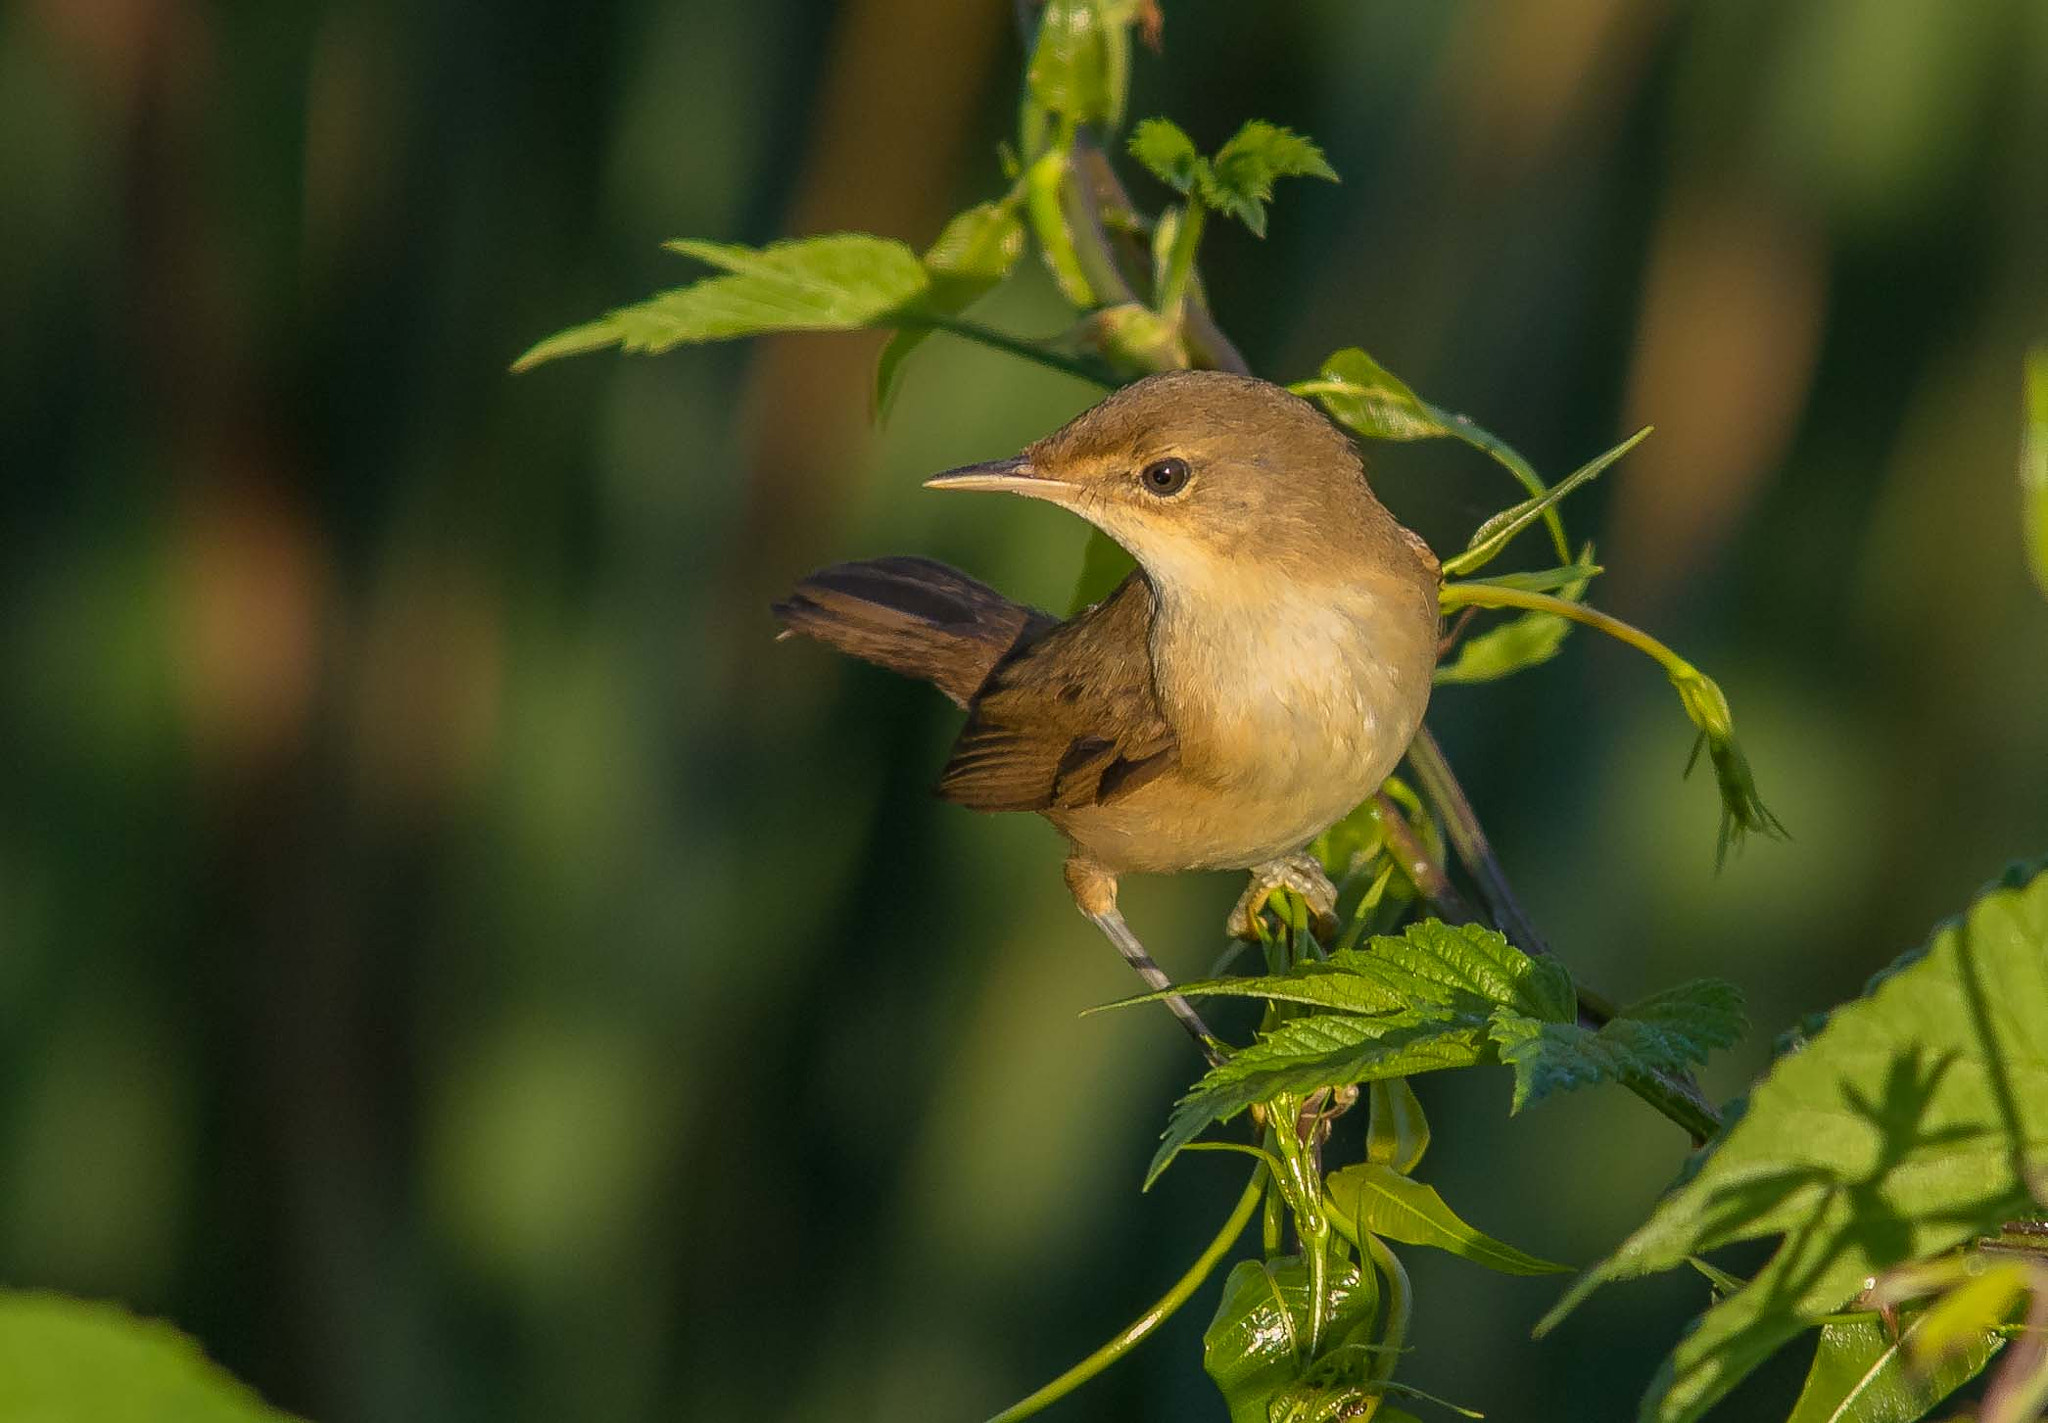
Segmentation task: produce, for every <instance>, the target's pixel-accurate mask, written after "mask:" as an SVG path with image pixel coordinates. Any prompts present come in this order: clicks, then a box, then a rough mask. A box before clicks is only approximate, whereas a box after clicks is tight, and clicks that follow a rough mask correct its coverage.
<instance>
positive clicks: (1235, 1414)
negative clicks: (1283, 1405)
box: [1202, 1255, 1378, 1423]
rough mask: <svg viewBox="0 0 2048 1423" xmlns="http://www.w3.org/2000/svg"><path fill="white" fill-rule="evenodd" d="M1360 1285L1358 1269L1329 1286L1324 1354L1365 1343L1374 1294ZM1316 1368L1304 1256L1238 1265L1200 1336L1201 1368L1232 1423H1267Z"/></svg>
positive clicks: (1339, 1274)
mask: <svg viewBox="0 0 2048 1423" xmlns="http://www.w3.org/2000/svg"><path fill="white" fill-rule="evenodd" d="M1363 1286H1364V1281H1362V1280H1361V1278H1360V1276H1359V1272H1358V1270H1357V1269H1356V1268H1355V1267H1354V1268H1352V1269H1349V1270H1344V1271H1338V1272H1335V1278H1333V1279H1331V1280H1330V1281H1328V1290H1327V1300H1328V1306H1329V1319H1328V1320H1327V1321H1326V1323H1325V1325H1324V1329H1323V1347H1322V1350H1321V1353H1322V1354H1323V1355H1329V1354H1332V1353H1335V1352H1337V1351H1339V1350H1343V1349H1347V1348H1355V1347H1356V1346H1359V1345H1363V1344H1365V1343H1366V1342H1367V1339H1368V1338H1369V1336H1370V1334H1371V1332H1372V1326H1373V1323H1374V1320H1375V1318H1376V1316H1377V1313H1378V1311H1377V1307H1376V1306H1377V1301H1378V1291H1377V1290H1376V1289H1367V1288H1364V1287H1363ZM1314 1364H1315V1358H1314V1357H1312V1356H1311V1354H1310V1351H1309V1274H1308V1267H1307V1266H1306V1265H1305V1264H1304V1263H1303V1262H1302V1260H1301V1257H1299V1256H1297V1255H1286V1256H1282V1257H1281V1258H1279V1259H1277V1260H1242V1261H1239V1262H1238V1264H1237V1265H1236V1267H1235V1268H1233V1269H1232V1270H1231V1272H1230V1274H1229V1276H1228V1277H1227V1278H1226V1279H1225V1280H1224V1282H1223V1298H1222V1299H1221V1300H1220V1301H1219V1302H1218V1303H1217V1306H1216V1314H1215V1316H1214V1318H1212V1319H1211V1320H1210V1321H1209V1327H1208V1329H1206V1330H1205V1331H1203V1334H1202V1367H1203V1369H1204V1370H1206V1371H1207V1373H1208V1375H1209V1377H1210V1378H1211V1379H1214V1380H1215V1382H1216V1387H1217V1388H1218V1389H1220V1390H1222V1393H1223V1400H1224V1402H1225V1403H1226V1404H1227V1405H1229V1408H1230V1420H1231V1423H1267V1418H1268V1415H1267V1409H1268V1406H1269V1405H1270V1403H1271V1402H1272V1401H1273V1400H1274V1398H1276V1397H1277V1396H1278V1395H1280V1394H1281V1393H1283V1392H1284V1391H1286V1390H1287V1389H1288V1388H1289V1387H1290V1386H1291V1385H1293V1384H1295V1383H1297V1382H1298V1381H1299V1380H1301V1379H1302V1377H1303V1375H1304V1374H1305V1373H1306V1372H1307V1371H1308V1370H1309V1369H1310V1368H1311V1367H1313V1366H1314Z"/></svg>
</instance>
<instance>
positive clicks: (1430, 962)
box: [1127, 919, 1577, 1185]
mask: <svg viewBox="0 0 2048 1423" xmlns="http://www.w3.org/2000/svg"><path fill="white" fill-rule="evenodd" d="M1181 991H1182V992H1183V993H1187V994H1189V995H1191V996H1202V995H1205V994H1207V995H1215V994H1228V995H1237V996H1249V997H1265V998H1270V997H1275V996H1285V997H1287V998H1289V999H1291V1000H1292V1001H1298V1002H1305V1003H1308V1004H1310V1005H1311V1006H1322V1007H1326V1008H1334V1009H1341V1010H1342V1011H1334V1012H1323V1013H1317V1014H1314V1015H1312V1016H1309V1017H1302V1018H1295V1019H1292V1020H1290V1021H1288V1022H1284V1023H1282V1024H1280V1025H1279V1026H1278V1027H1276V1028H1274V1029H1273V1030H1272V1031H1271V1032H1268V1033H1266V1034H1263V1035H1262V1036H1261V1037H1260V1038H1259V1040H1258V1041H1257V1042H1255V1043H1253V1044H1252V1045H1251V1046H1249V1047H1246V1048H1243V1049H1241V1050H1239V1051H1237V1052H1235V1053H1232V1054H1231V1055H1230V1057H1229V1058H1227V1059H1226V1060H1225V1061H1224V1062H1223V1063H1222V1064H1221V1065H1219V1066H1217V1067H1214V1068H1212V1069H1210V1070H1209V1072H1208V1073H1206V1074H1205V1075H1204V1076H1203V1077H1202V1079H1201V1080H1200V1081H1199V1082H1197V1083H1196V1084H1195V1086H1194V1088H1193V1090H1192V1091H1190V1092H1189V1093H1188V1094H1187V1095H1186V1096H1185V1097H1183V1098H1182V1099H1181V1100H1180V1102H1179V1103H1178V1104H1177V1105H1176V1106H1175V1107H1174V1110H1173V1114H1172V1116H1171V1117H1170V1118H1169V1119H1168V1122H1167V1129H1166V1132H1165V1135H1164V1138H1163V1139H1162V1141H1161V1143H1160V1147H1159V1150H1158V1152H1157V1154H1156V1155H1154V1157H1153V1159H1152V1165H1151V1168H1150V1170H1149V1171H1148V1173H1147V1176H1146V1182H1147V1184H1148V1185H1149V1184H1150V1183H1151V1181H1152V1180H1154V1179H1156V1178H1157V1177H1158V1175H1159V1173H1160V1172H1161V1171H1163V1170H1165V1169H1166V1166H1167V1164H1168V1163H1169V1162H1171V1161H1172V1160H1173V1157H1174V1156H1175V1154H1176V1153H1178V1152H1179V1151H1180V1149H1181V1148H1182V1147H1183V1146H1185V1145H1187V1143H1188V1142H1190V1141H1192V1140H1194V1139H1195V1137H1197V1136H1198V1135H1200V1134H1201V1132H1202V1131H1203V1130H1204V1129H1206V1128H1207V1127H1208V1126H1209V1124H1210V1123H1212V1122H1223V1121H1228V1120H1230V1119H1231V1118H1232V1117H1235V1116H1236V1115H1237V1114H1238V1113H1240V1112H1242V1111H1244V1110H1245V1109H1246V1108H1248V1107H1250V1106H1252V1105H1253V1104H1255V1103H1258V1102H1262V1101H1264V1100H1266V1099H1267V1098H1270V1097H1274V1096H1277V1095H1279V1094H1282V1093H1294V1094H1297V1095H1305V1094H1306V1093H1309V1092H1312V1091H1314V1090H1316V1089H1317V1088H1319V1087H1339V1086H1348V1085H1351V1084H1353V1083H1360V1082H1369V1081H1373V1080H1375V1079H1379V1078H1385V1077H1400V1076H1405V1075H1407V1074H1409V1073H1414V1072H1428V1071H1433V1070H1435V1069H1437V1068H1445V1067H1467V1066H1470V1065H1472V1064H1473V1063H1476V1062H1487V1061H1495V1060H1497V1059H1496V1058H1495V1057H1494V1054H1493V1048H1492V1044H1491V1042H1490V1040H1489V1038H1488V1036H1487V1029H1488V1024H1489V1022H1490V1021H1491V1018H1492V1016H1493V1014H1494V1013H1495V1012H1496V1010H1498V1009H1501V1008H1506V1009H1508V1010H1510V1011H1512V1012H1514V1013H1516V1014H1520V1015H1524V1016H1526V1017H1529V1018H1532V1019H1538V1020H1546V1021H1552V1020H1554V1021H1559V1022H1565V1021H1569V1020H1570V1019H1571V1017H1572V1016H1573V1014H1574V1013H1575V1011H1576V1005H1577V999H1576V996H1575V994H1574V992H1573V989H1572V983H1571V976H1570V975H1569V974H1568V973H1566V972H1565V970H1564V969H1563V967H1562V966H1561V965H1559V964H1558V963H1557V961H1556V960H1554V959H1547V958H1546V959H1535V958H1531V957H1530V956H1529V955H1527V954H1524V953H1523V952H1522V951H1521V950H1519V949H1517V948H1515V947H1514V946H1512V945H1511V944H1509V943H1508V941H1507V940H1506V939H1505V938H1503V937H1501V935H1499V934H1497V933H1495V932H1494V931H1493V930H1491V929H1485V928H1481V927H1480V926H1478V925H1476V924H1464V925H1449V924H1445V923H1443V922H1441V921H1440V920H1435V919H1430V920H1425V921H1423V922H1421V923H1418V924H1411V925H1409V926H1408V927H1407V929H1406V930H1404V931H1403V932H1402V933H1401V934H1399V935H1380V936H1377V937H1375V938H1373V939H1371V940H1369V941H1368V942H1367V944H1366V946H1365V947H1363V948H1359V949H1340V950H1338V951H1337V952H1335V953H1333V954H1331V955H1330V957H1329V958H1328V960H1327V961H1313V962H1311V963H1309V964H1305V965H1303V966H1302V967H1300V968H1299V969H1297V970H1296V971H1295V972H1294V973H1291V974H1286V975H1274V976H1267V977H1262V978H1245V979H1213V980H1209V981H1206V982H1201V983H1193V984H1185V985H1182V987H1181ZM1149 996H1152V995H1147V997H1149ZM1127 1001H1130V1002H1143V1001H1145V998H1143V997H1141V998H1137V999H1131V1000H1127Z"/></svg>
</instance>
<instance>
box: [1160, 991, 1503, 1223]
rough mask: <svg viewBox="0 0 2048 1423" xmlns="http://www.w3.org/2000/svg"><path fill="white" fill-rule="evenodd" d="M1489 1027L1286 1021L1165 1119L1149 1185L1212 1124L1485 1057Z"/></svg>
mask: <svg viewBox="0 0 2048 1423" xmlns="http://www.w3.org/2000/svg"><path fill="white" fill-rule="evenodd" d="M1489 1055H1490V1053H1489V1046H1488V1043H1487V1041H1486V1032H1485V1029H1484V1028H1483V1027H1481V1026H1479V1025H1477V1024H1468V1023H1464V1022H1461V1021H1458V1020H1456V1019H1447V1018H1445V1017H1444V1016H1442V1015H1440V1014H1435V1013H1428V1012H1409V1013H1403V1014H1390V1015H1388V1016H1386V1017H1383V1018H1361V1017H1349V1016H1345V1015H1341V1014H1336V1013H1321V1014H1317V1015H1316V1016H1314V1017H1310V1018H1296V1019H1294V1020H1292V1021H1290V1022H1286V1023H1282V1024H1281V1025H1280V1026H1279V1027H1277V1028H1275V1029H1274V1030H1273V1031H1272V1032H1270V1033H1267V1034H1265V1035H1264V1036H1262V1037H1261V1038H1260V1039H1259V1041H1258V1042H1256V1043H1254V1044H1252V1045H1251V1046H1250V1047H1248V1048H1243V1049H1241V1050H1239V1051H1238V1052H1235V1053H1233V1054H1231V1056H1230V1057H1229V1058H1228V1059H1226V1060H1225V1061H1224V1062H1223V1064H1222V1065H1221V1066H1219V1067H1213V1068H1211V1069H1210V1070H1209V1072H1208V1073H1207V1074H1206V1075H1205V1076H1204V1077H1203V1078H1202V1080H1201V1081H1200V1082H1199V1083H1197V1084H1196V1086H1195V1088H1194V1090H1193V1091H1191V1092H1189V1093H1188V1095H1187V1096H1185V1097H1183V1098H1181V1100H1180V1101H1179V1103H1177V1104H1176V1105H1175V1107H1174V1109H1173V1114H1172V1115H1171V1116H1170V1117H1169V1118H1168V1119H1167V1125H1166V1132H1165V1134H1164V1137H1163V1139H1162V1140H1161V1142H1160V1145H1159V1150H1158V1151H1157V1152H1156V1153H1155V1154H1154V1155H1153V1157H1152V1164H1151V1166H1150V1167H1149V1168H1148V1169H1147V1170H1146V1173H1145V1184H1146V1186H1148V1187H1149V1186H1150V1185H1151V1184H1152V1182H1154V1181H1156V1180H1158V1179H1159V1173H1160V1172H1162V1171H1164V1170H1165V1169H1166V1168H1167V1166H1168V1165H1169V1164H1170V1163H1171V1162H1172V1161H1173V1158H1174V1157H1175V1156H1176V1155H1178V1154H1179V1152H1180V1149H1181V1148H1182V1147H1184V1146H1186V1145H1187V1144H1188V1143H1189V1142H1191V1141H1193V1140H1194V1139H1195V1138H1196V1137H1197V1136H1199V1135H1201V1133H1202V1132H1203V1131H1204V1130H1205V1129H1206V1128H1207V1127H1208V1126H1209V1124H1210V1123H1212V1122H1227V1121H1229V1120H1230V1119H1231V1118H1233V1117H1235V1116H1236V1115H1237V1114H1238V1113H1240V1112H1242V1111H1244V1110H1245V1109H1246V1108H1247V1107H1250V1106H1253V1105H1254V1104H1256V1103H1259V1102H1263V1101H1265V1100H1267V1099H1268V1098H1271V1097H1276V1096H1279V1095H1280V1094H1282V1093H1294V1094H1298V1095H1305V1094H1307V1093H1309V1092H1313V1091H1315V1090H1316V1089H1317V1088H1319V1087H1333V1086H1344V1085H1348V1084H1350V1083H1355V1082H1367V1081H1371V1080H1372V1079H1374V1078H1377V1077H1405V1076H1407V1075H1409V1074H1410V1073H1416V1072H1431V1071H1434V1070H1436V1069H1438V1068H1444V1067H1470V1066H1472V1065H1473V1064H1474V1063H1477V1062H1483V1061H1486V1060H1487V1059H1488V1057H1489Z"/></svg>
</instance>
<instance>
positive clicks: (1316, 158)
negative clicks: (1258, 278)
mask: <svg viewBox="0 0 2048 1423" xmlns="http://www.w3.org/2000/svg"><path fill="white" fill-rule="evenodd" d="M1281 178H1322V179H1325V180H1327V181H1329V182H1332V183H1334V182H1336V181H1337V171H1336V170H1335V169H1334V168H1332V167H1331V166H1330V165H1329V163H1328V162H1327V161H1326V160H1325V159H1324V157H1323V151H1322V149H1320V148H1318V147H1316V145H1315V144H1314V143H1312V142H1310V141H1309V140H1308V139H1306V138H1304V137H1302V136H1301V135H1300V134H1298V133H1294V132H1292V131H1291V130H1288V129H1284V128H1282V127H1280V125H1278V124H1271V123H1267V122H1266V121H1265V120H1264V119H1253V120H1252V121H1251V122H1250V123H1248V124H1246V125H1245V126H1244V127H1243V128H1241V129H1239V130H1238V131H1237V133H1236V134H1235V135H1234V136H1232V138H1231V139H1230V141H1229V142H1228V143H1226V144H1224V145H1223V146H1222V147H1221V148H1219V149H1217V150H1216V156H1215V157H1214V158H1211V159H1210V160H1209V171H1208V175H1207V181H1205V182H1204V183H1203V184H1202V200H1203V201H1204V202H1206V203H1208V204H1209V206H1210V207H1212V208H1215V209H1216V210H1217V211H1218V212H1223V213H1228V214H1229V215H1230V216H1232V217H1234V218H1236V219H1237V220H1238V221H1239V222H1242V223H1243V224H1244V225H1245V226H1246V227H1248V228H1250V229H1251V230H1252V234H1253V236H1255V237H1264V236H1265V235H1266V204H1267V203H1268V202H1271V201H1272V198H1273V184H1274V182H1275V181H1276V180H1278V179H1281Z"/></svg>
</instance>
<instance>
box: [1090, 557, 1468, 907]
mask: <svg viewBox="0 0 2048 1423" xmlns="http://www.w3.org/2000/svg"><path fill="white" fill-rule="evenodd" d="M1147 565H1148V573H1150V574H1151V575H1152V578H1153V582H1154V586H1155V588H1156V589H1157V590H1158V593H1159V607H1158V614H1157V616H1156V617H1155V619H1154V622H1153V630H1152V654H1153V666H1154V669H1155V679H1156V682H1157V685H1158V690H1159V696H1160V702H1161V706H1162V709H1163V710H1164V711H1165V713H1166V716H1167V720H1168V721H1169V722H1170V723H1171V724H1172V726H1173V728H1174V731H1175V734H1176V736H1177V737H1178V739H1179V742H1180V764H1179V766H1178V767H1177V768H1176V769H1175V770H1174V771H1173V772H1171V773H1169V774H1167V775H1164V776H1161V777H1160V778H1158V779H1157V780H1154V781H1151V782H1149V783H1147V784H1145V785H1142V786H1140V787H1138V788H1137V789H1135V790H1133V791H1131V792H1130V793H1128V794H1127V795H1124V796H1120V797H1117V798H1116V799H1113V800H1112V801H1110V802H1109V803H1108V804H1107V805H1099V806H1089V807H1085V808H1082V809H1079V810H1074V811H1065V812H1058V813H1055V814H1054V815H1053V817H1052V818H1053V821H1054V823H1055V824H1056V825H1058V826H1059V827H1060V829H1061V830H1062V831H1063V832H1065V834H1066V835H1067V836H1068V838H1070V839H1071V840H1073V841H1074V843H1075V845H1076V847H1077V848H1078V849H1079V850H1080V851H1081V852H1082V853H1083V854H1085V855H1087V856H1088V857H1089V858H1091V859H1093V860H1096V861H1097V862H1099V863H1100V864H1101V865H1102V867H1103V868H1104V869H1107V870H1109V871H1110V872H1111V873H1125V872H1130V871H1141V872H1143V871H1158V872H1166V871H1174V870H1184V869H1241V868H1246V867H1249V866H1252V865H1256V864H1261V863H1263V862H1265V861H1267V860H1272V859H1275V858H1277V857H1279V856H1281V855H1285V854H1289V853H1292V852H1293V851H1295V850H1298V849H1300V848H1301V847H1302V846H1303V845H1305V844H1307V843H1308V842H1309V841H1310V840H1312V839H1313V838H1314V837H1315V836H1317V835H1318V834H1320V833H1321V832H1322V831H1323V830H1324V829H1326V828H1327V827H1328V826H1329V825H1331V824H1332V823H1333V822H1334V821H1336V820H1338V819H1339V818H1340V817H1342V816H1343V815H1345V814H1347V813H1348V812H1349V811H1350V810H1351V809H1352V808H1353V807H1355V806H1356V805H1358V803H1359V802H1361V801H1363V800H1364V799H1365V798H1366V797H1368V796H1370V795H1371V794H1372V793H1373V791H1374V790H1376V789H1377V788H1378V787H1379V784H1380V782H1381V781H1382V780H1384V779H1385V778H1386V775H1387V773H1388V772H1389V771H1391V770H1392V769H1393V768H1394V765H1395V763H1396V762H1398V761H1399V760H1400V758H1401V755H1402V753H1403V752H1404V751H1406V750H1407V747H1408V742H1409V740H1410V738H1412V737H1413V736H1414V734H1415V729H1416V727H1417V726H1419V725H1420V724H1421V721H1422V712H1423V708H1424V706H1425V704H1426V703H1427V701H1428V696H1429V687H1430V669H1431V666H1432V664H1433V663H1434V661H1435V654H1436V646H1435V639H1436V614H1435V608H1434V598H1433V596H1432V597H1430V598H1429V601H1428V603H1426V604H1425V603H1424V602H1422V601H1421V598H1420V597H1419V596H1418V591H1419V590H1416V589H1414V588H1412V587H1403V586H1401V585H1398V584H1392V585H1390V586H1380V587H1373V586H1361V585H1334V586H1333V585H1329V584H1323V585H1321V586H1314V587H1306V586H1303V585H1301V584H1299V583H1296V582H1291V581H1285V580H1281V579H1278V578H1275V577H1272V576H1270V575H1267V574H1263V573H1262V572H1261V571H1260V570H1257V569H1251V570H1246V569H1244V568H1241V567H1236V566H1230V567H1219V566H1213V565H1210V564H1209V563H1208V562H1207V561H1206V560H1204V561H1202V562H1198V563H1194V564H1193V565H1192V566H1188V565H1183V566H1181V567H1176V568H1171V569H1160V568H1158V567H1156V566H1155V564H1154V561H1153V560H1147Z"/></svg>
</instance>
